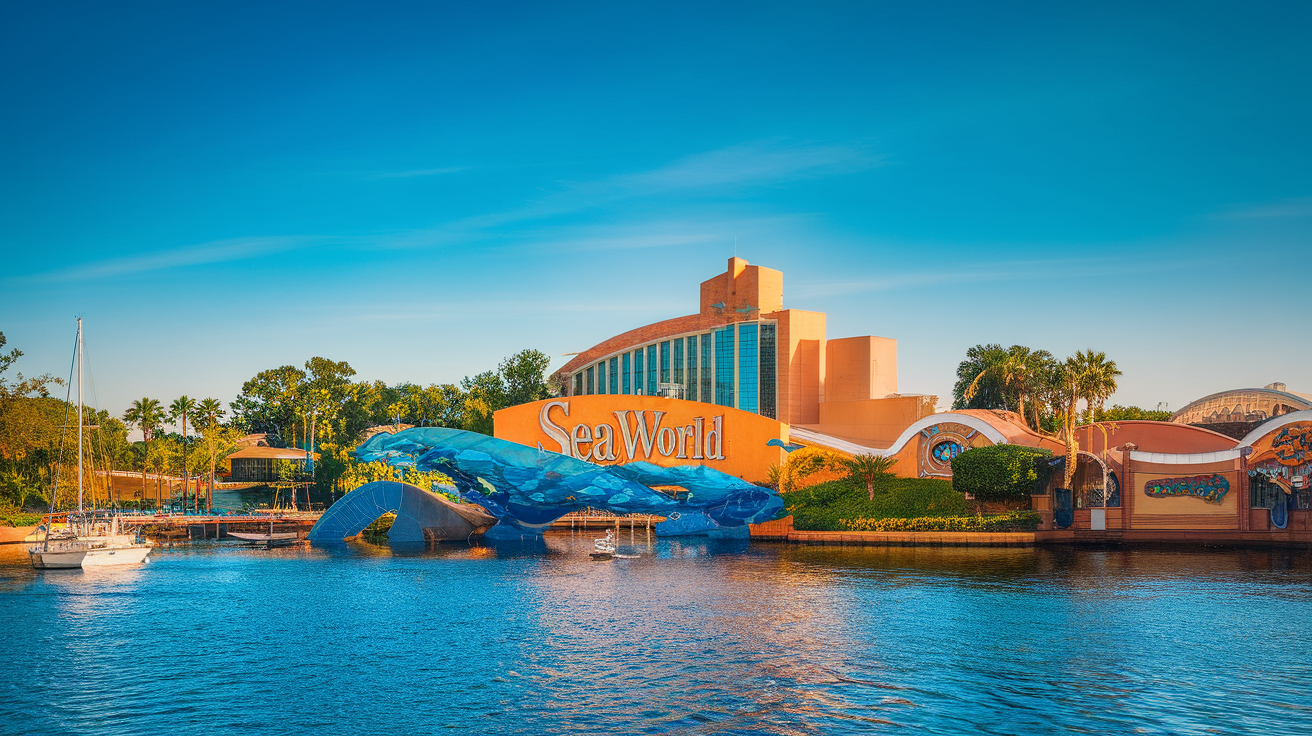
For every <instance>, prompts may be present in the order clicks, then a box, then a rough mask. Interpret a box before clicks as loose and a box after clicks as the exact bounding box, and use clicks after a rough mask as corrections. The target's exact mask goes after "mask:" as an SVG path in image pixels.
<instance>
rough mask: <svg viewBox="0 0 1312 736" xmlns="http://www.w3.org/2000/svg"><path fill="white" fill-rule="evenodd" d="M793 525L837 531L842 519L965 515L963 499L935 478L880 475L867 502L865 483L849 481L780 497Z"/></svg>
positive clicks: (800, 490)
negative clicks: (873, 493) (791, 518)
mask: <svg viewBox="0 0 1312 736" xmlns="http://www.w3.org/2000/svg"><path fill="white" fill-rule="evenodd" d="M783 498H784V507H785V508H786V509H787V512H786V513H790V514H792V515H793V526H794V528H796V529H800V530H805V531H841V530H843V529H844V528H845V527H844V526H843V524H842V520H843V519H886V518H898V519H913V518H918V517H925V516H958V515H960V514H964V513H968V512H969V510H970V509H969V506H968V504H967V503H966V498H965V496H963V495H961V494H960V493H957V492H956V491H954V490H952V484H951V483H950V482H949V481H947V480H943V479H939V478H898V477H895V476H892V475H883V476H880V477H879V479H878V480H877V481H876V483H875V497H874V499H873V500H871V499H870V498H869V497H868V495H867V492H866V488H865V484H864V483H861V482H859V481H855V480H853V479H851V478H844V479H841V480H832V481H827V482H825V483H817V484H815V485H813V486H808V487H806V488H801V489H798V490H795V491H791V492H788V493H784V494H783Z"/></svg>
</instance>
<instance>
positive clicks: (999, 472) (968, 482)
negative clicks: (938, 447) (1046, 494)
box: [952, 445, 1052, 502]
mask: <svg viewBox="0 0 1312 736" xmlns="http://www.w3.org/2000/svg"><path fill="white" fill-rule="evenodd" d="M1051 457H1052V451H1051V450H1044V449H1041V448H1037V447H1025V446H1024V445H993V446H991V447H976V448H975V449H973V450H968V451H966V452H963V453H961V454H960V455H957V456H956V457H954V458H952V487H953V488H955V489H956V490H957V491H959V492H961V493H968V494H970V495H972V496H974V497H975V500H976V501H980V502H984V501H1020V500H1023V499H1026V498H1028V497H1029V496H1030V494H1031V493H1034V492H1035V491H1037V490H1040V489H1042V487H1043V484H1044V483H1045V482H1046V481H1047V478H1048V473H1047V461H1048V459H1050V458H1051Z"/></svg>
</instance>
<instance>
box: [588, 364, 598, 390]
mask: <svg viewBox="0 0 1312 736" xmlns="http://www.w3.org/2000/svg"><path fill="white" fill-rule="evenodd" d="M596 371H597V369H596V367H595V366H588V379H587V391H588V395H589V396H591V395H592V394H594V393H596V392H597V390H596V384H595V383H594V381H593V379H594V378H596V375H595V374H596Z"/></svg>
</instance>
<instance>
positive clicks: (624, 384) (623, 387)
mask: <svg viewBox="0 0 1312 736" xmlns="http://www.w3.org/2000/svg"><path fill="white" fill-rule="evenodd" d="M620 365H621V368H620V370H621V371H622V373H621V375H623V376H624V377H623V378H622V379H620V393H622V394H627V393H630V391H629V354H628V353H625V354H624V355H621V356H620Z"/></svg>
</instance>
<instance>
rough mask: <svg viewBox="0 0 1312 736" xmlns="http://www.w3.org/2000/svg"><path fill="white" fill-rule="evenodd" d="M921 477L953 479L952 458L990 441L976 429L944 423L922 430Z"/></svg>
mask: <svg viewBox="0 0 1312 736" xmlns="http://www.w3.org/2000/svg"><path fill="white" fill-rule="evenodd" d="M919 442H920V453H919V456H920V473H919V475H920V477H921V478H950V477H952V458H954V457H956V456H957V455H960V454H961V453H963V452H965V451H966V450H969V449H970V448H972V447H976V446H978V445H979V444H983V443H987V442H988V441H987V440H985V439H984V437H983V436H982V435H981V434H980V433H979V432H978V431H977V430H975V429H973V428H971V427H967V426H966V425H964V424H957V423H955V422H943V423H942V424H935V425H933V426H930V427H925V428H924V429H922V430H920V437H919Z"/></svg>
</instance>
